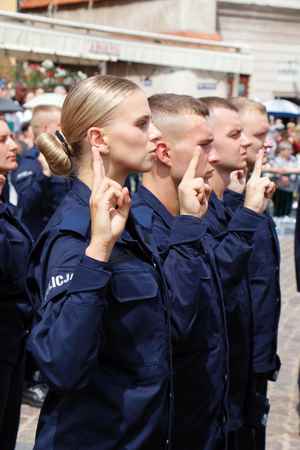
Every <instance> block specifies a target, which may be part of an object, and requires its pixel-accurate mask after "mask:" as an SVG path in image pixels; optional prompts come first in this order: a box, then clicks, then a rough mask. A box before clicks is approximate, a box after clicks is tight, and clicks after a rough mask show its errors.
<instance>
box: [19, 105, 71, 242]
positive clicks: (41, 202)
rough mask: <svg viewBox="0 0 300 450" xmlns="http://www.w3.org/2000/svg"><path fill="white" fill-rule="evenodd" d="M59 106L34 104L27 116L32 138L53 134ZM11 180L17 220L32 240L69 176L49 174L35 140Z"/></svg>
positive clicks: (65, 188) (68, 184) (56, 203)
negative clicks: (16, 205) (20, 211)
mask: <svg viewBox="0 0 300 450" xmlns="http://www.w3.org/2000/svg"><path fill="white" fill-rule="evenodd" d="M60 116H61V112H60V108H58V107H57V106H37V107H36V108H35V109H34V110H33V116H32V120H31V125H32V129H33V132H34V136H35V141H36V139H37V138H38V136H40V135H41V134H42V133H45V132H48V133H51V134H55V132H56V131H57V130H59V128H60ZM12 182H13V184H14V186H15V188H16V191H17V194H18V206H19V207H20V208H21V209H22V216H21V220H22V222H23V223H24V224H25V225H26V227H27V228H28V229H29V231H30V232H31V234H32V236H33V238H34V240H35V241H36V240H37V238H38V236H39V234H40V233H41V231H42V230H43V229H44V228H45V226H46V224H47V223H48V221H49V219H50V217H51V216H52V214H53V213H54V211H56V209H57V208H58V206H59V205H60V203H61V201H62V199H63V197H64V196H65V194H66V193H67V192H68V191H69V189H70V187H71V182H70V179H69V178H60V177H58V176H56V175H53V174H52V172H51V170H50V168H49V165H48V163H47V162H46V160H45V158H44V156H43V155H42V154H41V153H40V152H39V151H38V149H37V147H36V143H35V144H34V146H33V147H32V148H31V149H30V150H28V151H27V152H26V153H25V154H24V155H23V156H22V157H21V158H20V160H19V167H18V169H17V170H16V171H14V172H13V174H12Z"/></svg>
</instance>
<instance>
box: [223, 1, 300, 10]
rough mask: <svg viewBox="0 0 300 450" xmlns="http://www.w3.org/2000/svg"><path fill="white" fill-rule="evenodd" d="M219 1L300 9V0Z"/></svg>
mask: <svg viewBox="0 0 300 450" xmlns="http://www.w3.org/2000/svg"><path fill="white" fill-rule="evenodd" d="M218 3H238V4H241V5H252V6H268V7H269V6H270V7H273V8H274V7H275V8H292V9H300V2H299V0H218Z"/></svg>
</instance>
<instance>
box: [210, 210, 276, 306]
mask: <svg viewBox="0 0 300 450" xmlns="http://www.w3.org/2000/svg"><path fill="white" fill-rule="evenodd" d="M266 220H267V219H266V217H264V216H263V215H260V214H257V213H255V212H253V211H252V210H250V209H248V208H245V207H242V208H240V209H237V210H236V212H235V213H234V215H233V217H232V219H231V220H230V222H229V224H228V226H227V230H226V231H224V232H219V230H218V229H217V228H216V227H215V228H214V226H213V224H212V223H210V225H209V230H210V233H211V235H210V245H211V247H212V248H213V250H214V254H215V258H216V264H217V267H218V270H219V273H220V279H221V284H222V288H223V294H224V300H225V302H226V301H228V300H229V298H230V296H231V294H232V292H234V290H233V288H234V287H235V286H236V285H237V284H238V283H240V282H241V281H242V280H243V279H244V277H245V276H246V274H247V271H248V263H249V258H250V256H251V254H252V251H253V243H252V237H253V233H254V232H255V231H257V230H261V229H262V228H263V227H264V226H265V225H266Z"/></svg>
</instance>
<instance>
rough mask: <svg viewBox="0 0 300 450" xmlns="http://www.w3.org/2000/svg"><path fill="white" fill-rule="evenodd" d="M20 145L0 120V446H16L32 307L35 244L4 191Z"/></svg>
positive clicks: (10, 449) (10, 448)
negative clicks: (29, 289) (29, 282)
mask: <svg viewBox="0 0 300 450" xmlns="http://www.w3.org/2000/svg"><path fill="white" fill-rule="evenodd" d="M16 150H17V145H16V143H15V142H14V140H13V135H12V134H11V132H10V130H9V128H8V126H7V124H6V123H5V122H4V120H2V119H0V248H1V252H0V447H1V450H13V449H14V448H15V443H16V438H17V431H18V426H19V419H20V408H21V402H22V392H23V381H24V367H25V342H26V338H27V335H28V330H29V328H30V325H31V320H32V308H31V305H30V302H29V298H28V296H27V293H26V289H25V273H26V265H27V259H28V257H29V253H30V250H31V247H32V240H31V236H30V234H29V231H28V230H26V228H25V227H24V226H22V224H21V222H20V218H19V211H18V208H16V207H15V206H14V205H12V204H10V203H9V200H8V196H6V195H5V193H6V190H5V189H4V190H3V186H4V184H5V181H6V178H5V175H6V174H7V172H8V171H10V170H14V169H16V167H17V162H16Z"/></svg>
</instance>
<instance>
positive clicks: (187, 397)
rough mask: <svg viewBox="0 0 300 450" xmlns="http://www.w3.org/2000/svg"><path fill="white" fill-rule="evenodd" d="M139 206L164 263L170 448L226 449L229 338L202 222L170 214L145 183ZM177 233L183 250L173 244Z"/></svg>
mask: <svg viewBox="0 0 300 450" xmlns="http://www.w3.org/2000/svg"><path fill="white" fill-rule="evenodd" d="M140 206H148V207H149V208H151V210H153V213H154V214H153V224H152V231H153V237H154V239H155V242H156V245H157V247H158V250H159V253H160V255H161V258H162V262H163V264H164V262H165V261H167V264H165V265H164V271H165V274H166V277H167V280H168V285H169V290H170V301H171V324H172V341H173V370H174V377H173V382H174V398H175V417H174V426H173V430H172V438H171V442H172V449H178V450H182V449H185V450H188V449H189V450H192V449H194V450H201V449H215V450H216V449H225V448H226V428H227V426H226V425H227V424H226V418H227V416H228V411H227V386H228V383H227V378H228V342H227V335H226V324H225V311H224V305H223V297H222V291H221V285H220V281H219V275H218V272H217V269H216V265H215V259H214V254H213V251H212V249H211V248H210V246H209V245H208V243H207V242H206V240H205V237H204V235H205V233H206V226H204V225H203V223H202V221H201V220H199V219H197V218H195V217H190V216H178V217H176V218H175V217H173V216H172V215H171V214H170V213H169V211H168V210H167V209H166V208H165V206H164V205H163V204H162V203H161V202H160V201H159V200H158V199H157V198H156V197H155V196H154V195H153V194H152V193H151V192H150V191H149V190H148V189H146V188H145V187H144V186H140V188H139V191H138V193H137V194H135V195H134V197H133V200H132V205H131V208H132V210H133V212H134V211H135V210H136V209H139V208H140ZM179 230H180V231H179ZM180 233H181V234H183V235H184V239H185V242H186V246H185V248H184V249H183V248H177V249H175V248H172V240H173V239H174V236H176V235H178V234H180ZM170 252H174V253H176V256H174V258H173V265H170V264H168V259H167V258H168V257H170ZM178 269H179V270H178Z"/></svg>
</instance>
